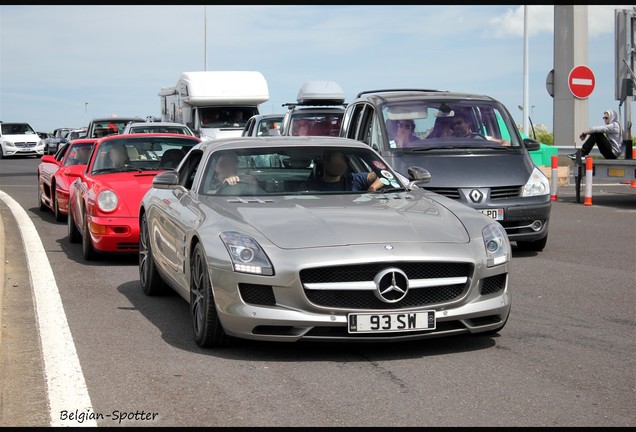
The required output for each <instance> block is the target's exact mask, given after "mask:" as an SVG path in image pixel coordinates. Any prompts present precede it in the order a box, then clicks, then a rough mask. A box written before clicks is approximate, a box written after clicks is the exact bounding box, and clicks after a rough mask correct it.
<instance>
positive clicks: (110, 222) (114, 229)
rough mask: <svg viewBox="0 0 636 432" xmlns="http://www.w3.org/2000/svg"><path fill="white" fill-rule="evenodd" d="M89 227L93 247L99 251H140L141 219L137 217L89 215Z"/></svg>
mask: <svg viewBox="0 0 636 432" xmlns="http://www.w3.org/2000/svg"><path fill="white" fill-rule="evenodd" d="M67 208H68V206H67ZM60 210H61V209H60ZM88 228H89V231H90V237H91V242H92V244H93V247H94V248H95V250H96V251H98V252H116V253H134V252H139V220H138V219H137V218H136V217H103V216H90V215H89V216H88Z"/></svg>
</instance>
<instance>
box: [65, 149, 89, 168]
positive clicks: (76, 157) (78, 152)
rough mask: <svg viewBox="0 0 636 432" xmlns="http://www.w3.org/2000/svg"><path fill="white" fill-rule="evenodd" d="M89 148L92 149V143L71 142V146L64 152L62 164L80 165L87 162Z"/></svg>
mask: <svg viewBox="0 0 636 432" xmlns="http://www.w3.org/2000/svg"><path fill="white" fill-rule="evenodd" d="M91 150H93V144H91V143H87V144H72V145H71V148H69V149H68V152H67V153H66V158H65V159H64V166H69V165H82V164H86V163H88V160H89V159H90V155H91Z"/></svg>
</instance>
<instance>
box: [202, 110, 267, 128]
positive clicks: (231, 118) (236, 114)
mask: <svg viewBox="0 0 636 432" xmlns="http://www.w3.org/2000/svg"><path fill="white" fill-rule="evenodd" d="M256 114H258V109H257V108H256V107H242V106H233V107H214V108H203V109H201V127H203V128H222V127H235V128H238V127H240V128H243V127H244V126H245V123H246V122H247V119H249V118H250V117H252V116H253V115H256Z"/></svg>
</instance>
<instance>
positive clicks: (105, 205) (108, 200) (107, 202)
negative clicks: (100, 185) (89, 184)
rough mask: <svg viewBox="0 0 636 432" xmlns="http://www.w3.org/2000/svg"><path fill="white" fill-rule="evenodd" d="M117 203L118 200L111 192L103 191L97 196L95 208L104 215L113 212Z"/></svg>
mask: <svg viewBox="0 0 636 432" xmlns="http://www.w3.org/2000/svg"><path fill="white" fill-rule="evenodd" d="M118 203H119V198H117V195H116V194H115V192H113V191H112V190H104V191H101V192H100V193H99V195H97V207H99V209H100V210H101V211H103V212H105V213H109V212H112V211H113V210H115V209H116V208H117V204H118Z"/></svg>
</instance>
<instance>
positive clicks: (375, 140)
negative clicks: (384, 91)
mask: <svg viewBox="0 0 636 432" xmlns="http://www.w3.org/2000/svg"><path fill="white" fill-rule="evenodd" d="M371 118H372V119H373V121H372V122H371V136H370V138H369V140H370V141H369V145H370V146H371V148H372V149H374V150H376V151H380V150H381V149H382V128H381V127H380V122H378V119H377V117H376V116H372V117H371Z"/></svg>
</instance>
